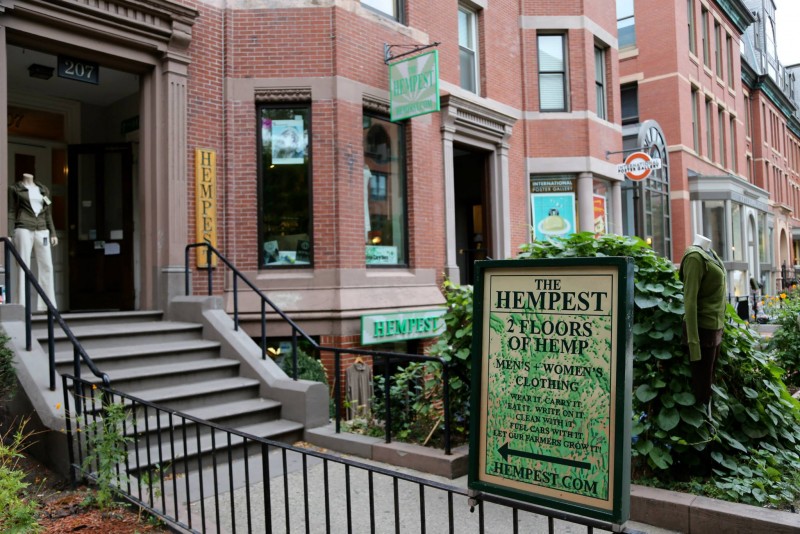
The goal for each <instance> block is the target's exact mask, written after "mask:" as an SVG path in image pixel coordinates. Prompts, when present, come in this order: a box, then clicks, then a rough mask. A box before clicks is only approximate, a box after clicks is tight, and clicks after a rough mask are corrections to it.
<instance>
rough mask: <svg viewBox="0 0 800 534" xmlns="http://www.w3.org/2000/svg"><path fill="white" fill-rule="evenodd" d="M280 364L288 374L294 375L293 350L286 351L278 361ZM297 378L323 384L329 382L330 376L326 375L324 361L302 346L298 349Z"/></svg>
mask: <svg viewBox="0 0 800 534" xmlns="http://www.w3.org/2000/svg"><path fill="white" fill-rule="evenodd" d="M278 365H279V366H280V368H281V369H283V372H284V373H286V374H287V375H289V376H293V375H294V363H293V362H292V354H291V352H287V353H285V354H284V355H283V357H282V358H281V359H280V361H279V362H278ZM297 378H299V379H302V380H313V381H314V382H322V383H323V384H327V383H328V377H327V376H326V375H325V367H324V366H323V365H322V362H321V361H319V360H318V359H316V358H314V357H313V356H311V355H309V354H308V353H307V352H305V351H304V350H302V349H300V348H298V349H297Z"/></svg>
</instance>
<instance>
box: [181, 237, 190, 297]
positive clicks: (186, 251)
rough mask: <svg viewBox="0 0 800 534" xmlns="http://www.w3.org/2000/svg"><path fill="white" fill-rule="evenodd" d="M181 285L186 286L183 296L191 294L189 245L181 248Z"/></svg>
mask: <svg viewBox="0 0 800 534" xmlns="http://www.w3.org/2000/svg"><path fill="white" fill-rule="evenodd" d="M183 285H184V287H185V288H186V293H185V296H187V297H188V296H189V295H190V294H191V293H190V291H191V289H190V288H191V284H189V247H186V248H185V249H184V250H183Z"/></svg>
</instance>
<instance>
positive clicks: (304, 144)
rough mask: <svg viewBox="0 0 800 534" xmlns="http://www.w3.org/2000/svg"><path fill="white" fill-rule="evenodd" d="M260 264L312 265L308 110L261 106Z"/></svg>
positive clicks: (309, 110) (270, 266) (259, 110)
mask: <svg viewBox="0 0 800 534" xmlns="http://www.w3.org/2000/svg"><path fill="white" fill-rule="evenodd" d="M257 115H258V120H259V125H258V126H259V129H258V150H259V170H258V172H259V174H260V176H259V184H260V187H259V190H260V197H259V198H260V203H259V208H260V209H259V236H260V240H259V244H258V246H259V250H258V254H259V258H260V259H259V265H260V266H261V267H262V268H273V267H292V266H309V265H311V264H312V250H313V247H312V235H311V229H312V227H313V226H312V220H311V150H310V148H311V147H310V146H309V139H311V136H310V135H309V133H310V132H309V130H310V126H311V107H310V106H291V107H289V106H259V107H258V110H257Z"/></svg>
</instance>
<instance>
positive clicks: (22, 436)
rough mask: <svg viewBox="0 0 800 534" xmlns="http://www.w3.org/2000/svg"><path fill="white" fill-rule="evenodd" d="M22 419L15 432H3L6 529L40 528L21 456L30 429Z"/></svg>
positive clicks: (0, 455) (0, 474)
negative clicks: (28, 490) (21, 466)
mask: <svg viewBox="0 0 800 534" xmlns="http://www.w3.org/2000/svg"><path fill="white" fill-rule="evenodd" d="M26 423H27V421H23V422H22V423H21V424H20V425H19V427H18V428H17V430H16V431H14V432H13V433H12V432H11V431H10V430H9V431H8V432H7V433H6V434H5V435H0V529H2V531H3V532H39V531H40V530H41V529H40V527H39V525H38V523H37V522H36V511H37V505H36V501H35V500H34V499H33V498H32V496H29V495H27V488H28V485H29V484H28V483H27V482H25V472H24V471H22V470H21V469H20V468H19V459H20V458H22V453H23V451H24V450H25V447H26V442H27V440H28V438H29V437H30V433H25V425H26Z"/></svg>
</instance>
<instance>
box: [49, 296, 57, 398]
mask: <svg viewBox="0 0 800 534" xmlns="http://www.w3.org/2000/svg"><path fill="white" fill-rule="evenodd" d="M47 354H48V361H49V364H50V391H55V390H56V342H55V340H54V339H53V310H51V309H50V308H48V309H47Z"/></svg>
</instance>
